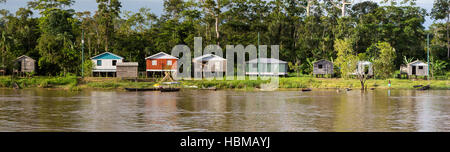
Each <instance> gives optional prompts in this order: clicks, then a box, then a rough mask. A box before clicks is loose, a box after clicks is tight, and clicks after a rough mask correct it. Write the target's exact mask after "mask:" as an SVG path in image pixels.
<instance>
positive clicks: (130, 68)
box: [116, 62, 139, 78]
mask: <svg viewBox="0 0 450 152" xmlns="http://www.w3.org/2000/svg"><path fill="white" fill-rule="evenodd" d="M116 66H117V77H118V78H137V77H138V66H139V64H138V63H137V62H121V63H117V65H116Z"/></svg>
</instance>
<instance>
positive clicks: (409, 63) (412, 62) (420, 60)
mask: <svg viewBox="0 0 450 152" xmlns="http://www.w3.org/2000/svg"><path fill="white" fill-rule="evenodd" d="M416 62H422V63H425V62H423V61H421V60H416V61H413V62H410V63H408V64H407V65H410V64H413V63H416Z"/></svg>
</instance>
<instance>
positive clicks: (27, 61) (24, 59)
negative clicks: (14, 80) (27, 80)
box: [13, 55, 36, 74]
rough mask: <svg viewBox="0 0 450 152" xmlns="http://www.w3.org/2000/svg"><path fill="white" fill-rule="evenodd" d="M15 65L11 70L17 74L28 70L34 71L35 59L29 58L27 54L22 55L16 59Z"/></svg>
mask: <svg viewBox="0 0 450 152" xmlns="http://www.w3.org/2000/svg"><path fill="white" fill-rule="evenodd" d="M15 62H16V67H15V68H14V70H13V72H14V73H18V74H24V73H28V72H34V70H35V64H36V60H34V59H32V58H30V57H29V56H26V55H22V56H20V57H18V58H17V59H16V60H15Z"/></svg>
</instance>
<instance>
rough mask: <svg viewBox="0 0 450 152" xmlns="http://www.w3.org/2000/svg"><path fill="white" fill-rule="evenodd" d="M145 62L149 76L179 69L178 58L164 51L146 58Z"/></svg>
mask: <svg viewBox="0 0 450 152" xmlns="http://www.w3.org/2000/svg"><path fill="white" fill-rule="evenodd" d="M145 62H146V65H147V68H146V70H147V76H149V75H155V74H161V75H163V73H164V72H166V71H170V72H176V71H177V62H178V58H177V57H174V56H171V55H169V54H167V53H164V52H159V53H157V54H155V55H152V56H149V57H147V58H145Z"/></svg>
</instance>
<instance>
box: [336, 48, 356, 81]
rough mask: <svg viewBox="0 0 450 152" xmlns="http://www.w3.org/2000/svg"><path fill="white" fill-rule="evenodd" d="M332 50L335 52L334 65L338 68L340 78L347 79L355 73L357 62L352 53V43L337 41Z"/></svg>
mask: <svg viewBox="0 0 450 152" xmlns="http://www.w3.org/2000/svg"><path fill="white" fill-rule="evenodd" d="M334 50H335V51H337V58H336V61H335V63H336V65H337V66H338V67H339V68H340V71H341V75H342V77H343V78H348V76H349V75H350V74H351V73H353V72H354V71H355V69H356V64H357V61H358V60H357V59H358V58H357V57H356V56H355V55H354V52H353V46H352V42H351V41H350V40H349V39H344V40H341V39H337V40H336V41H335V43H334Z"/></svg>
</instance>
